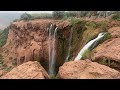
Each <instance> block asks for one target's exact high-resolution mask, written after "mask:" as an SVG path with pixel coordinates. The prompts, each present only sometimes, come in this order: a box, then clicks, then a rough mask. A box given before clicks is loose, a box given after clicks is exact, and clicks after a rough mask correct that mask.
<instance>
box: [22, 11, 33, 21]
mask: <svg viewBox="0 0 120 90" xmlns="http://www.w3.org/2000/svg"><path fill="white" fill-rule="evenodd" d="M31 18H32V16H31V15H30V14H28V13H26V12H25V13H24V14H22V15H21V17H20V20H25V21H28V20H30V19H31Z"/></svg>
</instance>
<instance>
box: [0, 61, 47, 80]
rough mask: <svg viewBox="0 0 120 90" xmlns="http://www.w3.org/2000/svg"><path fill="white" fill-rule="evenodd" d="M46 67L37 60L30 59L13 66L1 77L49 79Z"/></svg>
mask: <svg viewBox="0 0 120 90" xmlns="http://www.w3.org/2000/svg"><path fill="white" fill-rule="evenodd" d="M48 78H49V76H48V74H47V72H46V71H45V69H44V68H43V67H42V66H41V65H40V64H39V62H37V61H34V62H33V61H29V62H26V63H24V64H21V65H19V66H18V67H15V68H13V69H12V70H11V71H10V72H8V73H7V74H6V75H3V76H2V77H1V79H48Z"/></svg>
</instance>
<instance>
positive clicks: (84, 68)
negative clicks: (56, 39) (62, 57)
mask: <svg viewBox="0 0 120 90" xmlns="http://www.w3.org/2000/svg"><path fill="white" fill-rule="evenodd" d="M58 76H59V78H61V79H118V78H120V73H119V72H118V71H116V70H114V69H111V68H109V67H107V66H105V65H101V64H98V63H96V62H91V61H90V60H80V61H70V62H67V63H65V64H64V65H63V66H61V67H60V68H59V73H58Z"/></svg>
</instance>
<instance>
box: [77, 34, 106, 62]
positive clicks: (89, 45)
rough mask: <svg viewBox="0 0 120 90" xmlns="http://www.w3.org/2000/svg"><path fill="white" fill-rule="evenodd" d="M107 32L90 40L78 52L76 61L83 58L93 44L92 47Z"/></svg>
mask: <svg viewBox="0 0 120 90" xmlns="http://www.w3.org/2000/svg"><path fill="white" fill-rule="evenodd" d="M105 34H106V33H100V34H99V35H98V37H97V38H95V39H93V40H91V41H90V42H88V43H87V44H86V45H85V46H84V47H83V48H82V49H81V51H80V52H79V53H78V55H77V57H76V58H75V61H77V60H80V59H81V58H82V56H83V54H84V53H85V52H86V51H87V50H88V49H89V48H90V47H91V46H92V47H93V46H95V45H96V44H97V42H99V40H100V39H101V38H103V37H104V35H105Z"/></svg>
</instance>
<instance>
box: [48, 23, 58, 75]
mask: <svg viewBox="0 0 120 90" xmlns="http://www.w3.org/2000/svg"><path fill="white" fill-rule="evenodd" d="M57 30H58V27H55V28H54V25H53V24H51V25H50V28H49V74H50V75H54V74H55V63H56V36H57Z"/></svg>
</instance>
